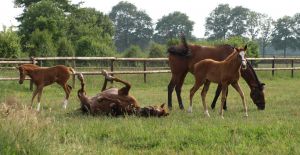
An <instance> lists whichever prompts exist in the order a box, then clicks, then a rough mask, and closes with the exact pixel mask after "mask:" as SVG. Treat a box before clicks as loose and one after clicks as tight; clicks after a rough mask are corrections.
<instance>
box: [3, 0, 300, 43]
mask: <svg viewBox="0 0 300 155" xmlns="http://www.w3.org/2000/svg"><path fill="white" fill-rule="evenodd" d="M80 1H83V2H84V4H83V6H84V7H94V8H96V9H97V10H99V11H101V12H104V13H106V14H108V13H109V12H110V11H111V8H112V7H113V6H114V5H116V4H118V3H119V2H120V0H72V3H78V2H80ZM127 1H128V2H130V3H132V4H134V5H135V6H136V7H137V8H138V10H144V11H145V12H146V13H147V14H148V15H149V16H150V17H151V18H152V19H153V22H156V21H157V20H158V19H159V18H161V17H162V16H164V15H168V14H169V13H172V12H174V11H180V12H182V13H185V14H187V15H188V16H189V18H190V20H192V21H194V22H195V25H194V32H193V34H194V35H195V36H196V37H203V36H204V31H205V27H204V23H205V18H206V17H208V15H209V13H210V12H211V11H212V10H213V9H214V8H216V7H217V6H218V5H219V4H225V3H227V4H229V5H230V7H231V8H233V7H235V6H243V7H246V8H249V9H250V10H253V11H256V12H260V13H265V14H268V15H269V16H271V17H272V18H274V19H277V18H280V17H283V16H285V15H288V16H293V15H294V14H295V13H300V0H284V1H283V0H272V1H269V0H203V1H201V0H127ZM21 13H22V9H19V8H14V4H13V0H1V2H0V30H2V25H5V26H11V25H15V26H16V25H18V23H17V21H16V20H15V17H17V16H18V15H19V14H21Z"/></svg>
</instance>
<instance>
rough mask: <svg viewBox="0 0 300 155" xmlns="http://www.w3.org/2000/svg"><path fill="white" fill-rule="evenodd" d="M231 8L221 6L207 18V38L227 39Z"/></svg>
mask: <svg viewBox="0 0 300 155" xmlns="http://www.w3.org/2000/svg"><path fill="white" fill-rule="evenodd" d="M230 11H231V10H230V7H229V5H228V4H220V5H218V6H217V8H215V9H214V10H213V11H212V12H211V13H210V14H209V17H207V18H206V22H205V36H207V37H208V38H209V39H225V38H226V37H227V35H228V31H229V28H230V27H229V26H230V22H231V21H230Z"/></svg>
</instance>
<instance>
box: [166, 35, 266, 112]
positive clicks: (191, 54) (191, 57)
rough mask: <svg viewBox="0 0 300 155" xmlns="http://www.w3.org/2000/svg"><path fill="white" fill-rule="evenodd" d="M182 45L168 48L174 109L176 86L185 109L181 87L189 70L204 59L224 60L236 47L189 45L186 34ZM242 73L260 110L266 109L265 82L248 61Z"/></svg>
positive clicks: (169, 89)
mask: <svg viewBox="0 0 300 155" xmlns="http://www.w3.org/2000/svg"><path fill="white" fill-rule="evenodd" d="M181 41H182V44H181V45H177V46H171V47H170V48H169V49H168V53H169V56H168V58H169V66H170V69H171V72H172V77H171V80H170V82H169V85H168V107H169V109H172V93H173V90H174V88H175V91H176V95H177V100H178V104H179V107H180V109H184V106H183V103H182V99H181V88H182V85H183V82H184V79H185V77H186V75H187V73H188V72H191V73H192V74H193V72H192V69H193V67H194V65H195V63H197V62H199V61H201V60H204V59H213V60H217V61H222V60H224V59H225V58H226V57H227V56H229V55H230V54H231V53H232V52H233V51H234V48H233V47H232V46H230V45H221V46H217V47H205V46H199V45H188V44H187V42H186V40H185V37H184V35H182V36H181ZM241 75H242V77H243V78H244V79H245V81H246V82H247V84H248V86H249V87H250V89H251V93H250V96H251V98H252V100H253V102H254V103H255V104H256V106H257V108H258V109H259V110H264V109H265V97H264V92H263V89H264V85H265V84H264V83H261V82H260V81H259V80H258V78H257V76H256V74H255V72H254V70H253V68H252V66H251V65H250V64H249V63H247V69H246V70H241ZM221 88H222V87H221V85H218V89H217V91H216V95H215V98H214V101H213V103H212V105H211V107H212V109H214V107H215V104H216V101H217V98H218V96H219V94H220V92H221ZM223 108H224V109H226V101H225V103H224V107H223Z"/></svg>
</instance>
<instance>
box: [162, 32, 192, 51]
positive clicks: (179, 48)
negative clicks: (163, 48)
mask: <svg viewBox="0 0 300 155" xmlns="http://www.w3.org/2000/svg"><path fill="white" fill-rule="evenodd" d="M181 43H182V45H181V46H171V47H169V48H168V51H167V52H168V53H169V54H172V55H177V56H181V57H187V56H190V50H189V46H188V44H187V42H186V39H185V36H184V34H183V33H181Z"/></svg>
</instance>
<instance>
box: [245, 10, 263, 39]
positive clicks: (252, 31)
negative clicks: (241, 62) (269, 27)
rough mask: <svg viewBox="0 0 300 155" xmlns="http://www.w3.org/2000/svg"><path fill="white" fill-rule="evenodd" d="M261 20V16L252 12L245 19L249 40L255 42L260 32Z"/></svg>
mask: <svg viewBox="0 0 300 155" xmlns="http://www.w3.org/2000/svg"><path fill="white" fill-rule="evenodd" d="M261 18H262V14H260V13H257V12H254V11H249V15H248V19H247V23H246V25H247V33H248V35H249V36H250V39H251V40H255V39H256V38H257V37H258V35H259V32H260V31H261V29H260V28H261V27H260V24H261Z"/></svg>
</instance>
